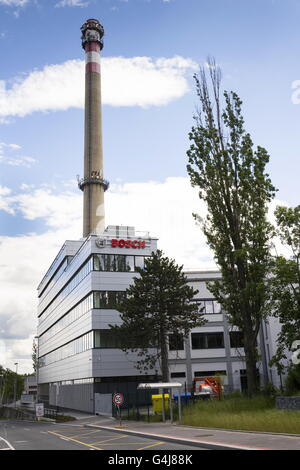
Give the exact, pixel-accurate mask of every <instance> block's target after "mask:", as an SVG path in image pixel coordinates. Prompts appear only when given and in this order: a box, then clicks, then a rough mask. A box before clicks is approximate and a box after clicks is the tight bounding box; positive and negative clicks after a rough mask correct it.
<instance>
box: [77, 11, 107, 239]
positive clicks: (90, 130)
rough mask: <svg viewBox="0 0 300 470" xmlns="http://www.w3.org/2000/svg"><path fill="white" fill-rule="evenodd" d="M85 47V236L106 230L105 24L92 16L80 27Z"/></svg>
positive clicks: (83, 185) (81, 187) (83, 189)
mask: <svg viewBox="0 0 300 470" xmlns="http://www.w3.org/2000/svg"><path fill="white" fill-rule="evenodd" d="M81 32H82V36H81V39H82V47H83V49H84V50H85V120H84V177H83V178H82V179H81V180H79V181H78V186H79V188H80V189H81V190H82V191H83V236H84V237H87V236H88V235H89V234H90V233H95V234H100V233H102V232H103V231H104V229H105V220H104V191H106V189H107V188H108V185H109V183H108V182H107V181H106V180H104V178H103V151H102V116H101V73H100V51H101V49H102V48H103V41H102V37H103V35H104V29H103V26H102V25H101V24H100V23H99V21H98V20H95V19H89V20H87V21H86V22H85V23H84V24H83V25H82V27H81Z"/></svg>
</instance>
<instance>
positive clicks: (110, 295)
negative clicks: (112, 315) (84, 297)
mask: <svg viewBox="0 0 300 470" xmlns="http://www.w3.org/2000/svg"><path fill="white" fill-rule="evenodd" d="M125 296H126V293H125V292H124V291H119V292H116V291H97V292H94V308H112V309H115V308H117V306H118V304H119V303H120V302H122V301H123V300H124V298H125Z"/></svg>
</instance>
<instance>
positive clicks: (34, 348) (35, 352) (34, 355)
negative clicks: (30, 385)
mask: <svg viewBox="0 0 300 470" xmlns="http://www.w3.org/2000/svg"><path fill="white" fill-rule="evenodd" d="M37 355H38V346H37V342H36V340H35V339H34V340H33V341H32V354H31V357H32V367H33V371H34V372H35V373H36V369H37V359H38V357H37Z"/></svg>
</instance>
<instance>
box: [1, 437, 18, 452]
mask: <svg viewBox="0 0 300 470" xmlns="http://www.w3.org/2000/svg"><path fill="white" fill-rule="evenodd" d="M0 439H1V441H3V442H5V444H6V445H7V447H4V448H3V449H1V450H15V449H14V448H13V446H12V445H11V444H10V443H9V442H8V441H7V440H6V439H4V438H3V437H0Z"/></svg>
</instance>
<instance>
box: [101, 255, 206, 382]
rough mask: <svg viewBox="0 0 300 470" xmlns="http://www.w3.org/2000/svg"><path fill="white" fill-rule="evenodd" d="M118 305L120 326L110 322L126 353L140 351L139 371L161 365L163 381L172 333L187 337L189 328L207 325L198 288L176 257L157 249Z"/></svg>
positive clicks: (167, 377)
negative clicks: (197, 297)
mask: <svg viewBox="0 0 300 470" xmlns="http://www.w3.org/2000/svg"><path fill="white" fill-rule="evenodd" d="M137 272H138V274H139V276H138V277H135V278H134V279H133V284H132V285H131V286H130V287H129V288H128V289H127V291H126V298H125V299H124V301H123V302H122V303H120V304H119V305H118V310H119V311H120V312H121V320H122V324H121V325H110V327H111V328H112V331H113V332H114V334H115V335H116V336H117V338H118V340H119V345H120V347H121V348H122V349H123V350H124V351H126V352H127V353H129V352H130V351H131V352H137V354H138V358H139V359H138V360H137V362H136V367H137V369H138V370H140V371H141V370H143V371H148V370H149V369H155V368H156V367H157V365H159V366H160V369H161V372H162V380H163V381H168V380H169V366H168V341H169V336H170V335H175V336H177V337H178V336H180V337H183V338H184V337H186V336H187V335H188V333H189V331H190V330H191V329H192V328H194V327H196V326H201V325H203V324H204V322H205V320H204V319H203V314H202V313H201V311H200V312H199V309H198V307H197V305H196V304H195V302H193V299H194V296H195V295H196V294H197V292H198V291H196V290H195V289H193V288H192V287H191V286H189V285H188V283H187V279H186V277H185V275H184V273H183V272H182V266H178V265H177V264H176V263H175V261H174V260H172V259H169V258H168V257H166V256H164V255H163V252H162V251H160V250H158V251H156V252H153V253H152V256H151V257H149V258H148V259H147V258H146V260H145V267H144V269H141V268H137Z"/></svg>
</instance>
